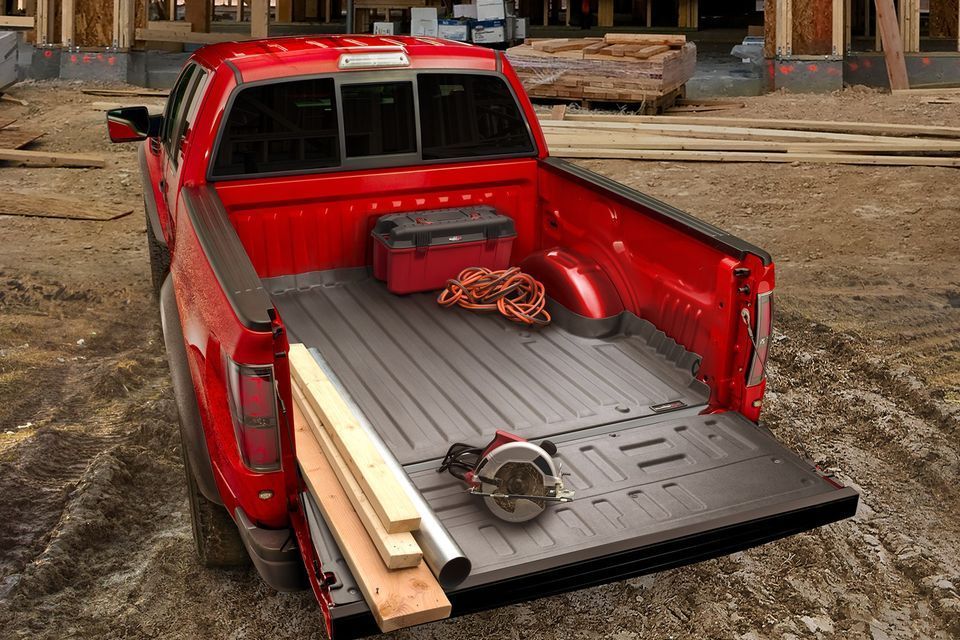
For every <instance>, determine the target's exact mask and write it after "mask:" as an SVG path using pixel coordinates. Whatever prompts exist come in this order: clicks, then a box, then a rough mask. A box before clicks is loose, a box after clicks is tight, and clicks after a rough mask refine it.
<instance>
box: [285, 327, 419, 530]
mask: <svg viewBox="0 0 960 640" xmlns="http://www.w3.org/2000/svg"><path fill="white" fill-rule="evenodd" d="M289 360H290V369H291V372H292V374H293V377H294V380H296V382H297V384H299V385H300V389H301V390H303V392H304V395H305V396H306V397H307V400H308V402H309V404H310V406H311V408H312V409H313V410H314V411H315V412H316V414H317V417H319V418H320V420H321V421H322V422H323V426H324V427H325V428H326V429H327V431H328V433H329V434H330V437H331V438H332V439H333V441H334V442H335V443H336V445H337V448H338V449H339V450H340V453H341V454H342V455H343V457H344V459H345V460H346V462H347V464H348V465H349V466H350V470H351V471H353V475H354V477H355V478H356V479H357V482H358V483H359V484H360V487H361V488H362V489H363V493H364V495H365V496H366V497H367V499H368V500H369V501H370V503H371V504H372V505H373V508H374V509H375V510H376V512H377V515H379V516H380V522H382V523H383V528H384V529H386V531H387V532H388V533H401V532H404V531H416V530H417V528H419V526H420V514H419V513H418V512H417V509H416V507H414V506H413V503H412V502H411V501H410V498H409V497H408V496H407V494H406V492H405V491H404V490H403V487H401V486H400V484H399V482H397V479H396V477H395V476H394V475H393V472H392V471H391V470H390V469H389V467H387V465H386V463H385V462H384V460H383V457H382V456H381V455H380V452H379V451H378V450H377V448H376V447H375V446H374V445H373V443H372V442H371V441H370V437H369V436H368V435H367V434H366V432H365V431H364V430H363V427H361V426H360V422H359V421H358V420H357V418H356V416H354V415H353V412H352V411H351V410H350V408H349V407H348V406H347V404H346V403H345V402H344V401H343V398H341V397H340V394H339V393H337V390H336V389H335V388H334V386H333V384H331V383H330V380H328V379H327V377H326V376H325V375H324V373H323V370H322V369H320V366H319V365H318V364H317V362H316V361H315V360H314V359H313V356H312V355H310V352H309V351H307V348H306V347H305V346H303V345H302V344H293V345H290V353H289Z"/></svg>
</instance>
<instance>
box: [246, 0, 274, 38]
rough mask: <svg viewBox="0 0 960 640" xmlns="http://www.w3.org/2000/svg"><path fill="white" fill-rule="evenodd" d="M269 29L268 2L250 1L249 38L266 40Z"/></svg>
mask: <svg viewBox="0 0 960 640" xmlns="http://www.w3.org/2000/svg"><path fill="white" fill-rule="evenodd" d="M269 27H270V2H268V0H250V37H251V38H266V37H267V34H268V31H269Z"/></svg>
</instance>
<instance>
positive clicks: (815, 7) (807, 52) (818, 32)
mask: <svg viewBox="0 0 960 640" xmlns="http://www.w3.org/2000/svg"><path fill="white" fill-rule="evenodd" d="M792 53H793V55H801V56H817V55H830V54H832V53H833V0H793V51H792Z"/></svg>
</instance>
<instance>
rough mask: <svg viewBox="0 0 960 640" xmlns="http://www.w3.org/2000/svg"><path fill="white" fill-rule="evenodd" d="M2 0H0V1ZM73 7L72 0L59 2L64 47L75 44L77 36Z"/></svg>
mask: <svg viewBox="0 0 960 640" xmlns="http://www.w3.org/2000/svg"><path fill="white" fill-rule="evenodd" d="M2 2H3V0H0V3H2ZM75 8H76V5H75V4H74V0H62V2H61V3H60V40H61V41H62V42H63V45H64V46H66V47H72V46H73V45H74V44H76V39H77V37H76V35H74V34H75V26H76V20H75V18H74V14H75Z"/></svg>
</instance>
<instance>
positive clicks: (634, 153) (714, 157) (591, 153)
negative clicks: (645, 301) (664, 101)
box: [551, 148, 960, 167]
mask: <svg viewBox="0 0 960 640" xmlns="http://www.w3.org/2000/svg"><path fill="white" fill-rule="evenodd" d="M551 155H553V156H556V157H558V158H605V159H627V160H658V161H665V162H781V163H782V162H811V163H819V164H861V165H886V166H923V167H960V158H931V157H917V156H871V155H854V154H841V153H762V152H758V153H751V152H748V151H744V152H740V151H665V150H656V149H653V150H632V149H604V148H577V149H558V150H556V151H555V152H554V151H551Z"/></svg>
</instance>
